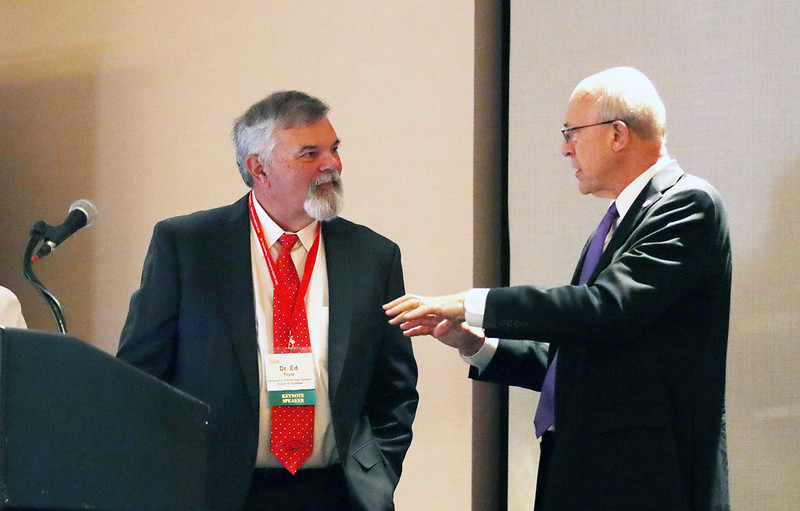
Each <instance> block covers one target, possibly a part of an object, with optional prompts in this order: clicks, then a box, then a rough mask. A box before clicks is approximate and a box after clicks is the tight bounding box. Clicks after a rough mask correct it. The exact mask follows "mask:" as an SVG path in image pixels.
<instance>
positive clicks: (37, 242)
mask: <svg viewBox="0 0 800 511" xmlns="http://www.w3.org/2000/svg"><path fill="white" fill-rule="evenodd" d="M47 228H48V227H47V224H46V223H44V222H43V221H41V220H40V221H38V222H36V223H35V224H34V226H33V228H32V229H31V231H30V239H29V240H28V246H27V247H26V248H25V255H24V256H23V257H22V274H23V275H24V276H25V278H26V279H28V280H29V281H30V283H31V284H33V287H35V288H36V290H37V291H39V294H40V295H42V298H44V301H45V302H47V306H48V307H50V312H52V313H53V318H54V319H55V320H56V325H57V326H58V331H59V332H61V333H62V334H66V333H67V321H66V319H65V318H64V309H62V308H61V304H60V303H58V300H56V297H55V296H53V294H52V293H51V292H50V291H48V290H47V288H46V287H44V285H43V284H42V283H41V282H40V281H39V279H38V278H37V277H36V274H35V273H33V262H34V261H35V260H36V257H35V254H36V250H37V249H38V248H39V247H40V246H41V245H42V243H44V240H45V231H46V230H47Z"/></svg>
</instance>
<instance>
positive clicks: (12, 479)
mask: <svg viewBox="0 0 800 511" xmlns="http://www.w3.org/2000/svg"><path fill="white" fill-rule="evenodd" d="M208 416H209V409H208V405H206V404H205V403H203V402H202V401H199V400H197V399H195V398H193V397H191V396H189V395H187V394H185V393H183V392H181V391H179V390H177V389H175V388H173V387H170V386H169V385H167V384H166V383H164V382H161V381H160V380H158V379H156V378H154V377H152V376H150V375H148V374H146V373H144V372H142V371H139V370H138V369H135V368H133V367H132V366H130V365H128V364H126V363H124V362H122V361H120V360H117V359H116V358H114V357H113V356H111V355H109V354H108V353H105V352H104V351H102V350H100V349H98V348H96V347H94V346H91V345H90V344H87V343H85V342H83V341H81V340H79V339H77V338H75V337H71V336H69V335H64V334H56V333H47V332H39V331H34V330H20V329H13V328H6V329H2V328H0V509H13V510H29V509H30V510H34V509H36V510H39V509H41V510H44V509H47V510H62V511H64V510H79V509H80V510H104V511H126V510H131V511H134V510H135V511H148V510H153V511H155V510H158V511H169V510H187V511H188V510H192V511H196V510H204V509H206V440H207V428H208Z"/></svg>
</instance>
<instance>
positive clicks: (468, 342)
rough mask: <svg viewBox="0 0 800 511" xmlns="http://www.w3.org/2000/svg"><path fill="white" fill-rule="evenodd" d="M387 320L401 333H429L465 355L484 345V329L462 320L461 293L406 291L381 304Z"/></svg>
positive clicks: (410, 334)
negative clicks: (425, 294) (428, 294)
mask: <svg viewBox="0 0 800 511" xmlns="http://www.w3.org/2000/svg"><path fill="white" fill-rule="evenodd" d="M383 308H384V310H385V311H386V315H387V316H394V317H392V319H390V320H389V323H391V324H393V325H398V324H399V326H400V328H401V329H402V330H403V335H405V336H407V337H412V336H416V335H432V336H433V337H435V338H436V339H437V340H438V341H439V342H441V343H442V344H445V345H447V346H450V347H452V348H457V349H458V350H460V351H461V353H462V354H464V355H466V356H471V355H474V354H475V353H476V352H477V351H478V350H479V349H480V348H481V346H483V342H484V340H485V336H484V333H483V330H482V329H480V328H474V327H470V326H468V325H467V324H466V323H465V322H464V321H463V319H464V294H460V295H451V296H442V297H432V298H425V297H422V296H418V295H405V296H401V297H400V298H398V299H396V300H394V301H392V302H390V303H387V304H386V305H384V306H383Z"/></svg>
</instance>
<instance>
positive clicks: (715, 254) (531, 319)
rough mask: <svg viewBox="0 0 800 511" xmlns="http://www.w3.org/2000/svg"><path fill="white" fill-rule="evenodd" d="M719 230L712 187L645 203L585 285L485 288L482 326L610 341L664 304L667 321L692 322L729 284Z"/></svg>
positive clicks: (627, 335) (633, 332) (515, 333)
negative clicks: (647, 207)
mask: <svg viewBox="0 0 800 511" xmlns="http://www.w3.org/2000/svg"><path fill="white" fill-rule="evenodd" d="M727 236H728V235H727V227H726V224H725V215H724V209H723V208H722V204H721V201H720V200H719V198H718V196H717V195H716V193H714V192H713V191H709V190H703V189H697V188H691V189H683V190H677V191H675V193H672V194H670V195H669V196H665V197H663V198H662V199H661V200H660V201H659V202H657V203H656V204H655V205H653V206H652V207H651V209H650V211H649V212H648V216H647V218H646V219H645V220H643V221H642V222H641V224H640V225H639V226H638V227H637V228H636V229H635V230H634V231H633V232H632V234H631V236H630V237H629V239H628V240H627V241H626V242H625V243H624V244H623V246H622V247H621V248H620V249H619V250H617V251H616V253H615V254H614V257H613V258H612V260H611V262H610V264H609V265H608V266H607V267H605V268H604V269H603V270H602V271H601V272H600V273H599V274H598V276H597V278H596V280H595V281H594V282H593V283H590V284H589V285H588V286H587V285H580V286H561V287H555V288H550V289H542V288H538V287H535V286H517V287H511V288H503V289H493V290H491V291H490V293H489V295H488V298H487V306H486V315H485V317H484V328H485V329H486V332H487V335H490V336H494V337H506V338H511V339H547V340H549V341H555V342H560V343H563V342H578V343H606V344H609V345H611V344H615V343H619V342H625V341H626V340H629V339H634V338H636V337H637V336H638V335H639V334H641V333H642V330H643V329H644V328H646V326H647V325H648V322H649V320H650V319H651V318H658V317H662V316H663V315H664V314H665V313H666V311H668V310H669V311H670V316H671V318H672V319H673V321H675V322H681V321H694V319H695V317H696V315H697V311H698V310H702V308H703V304H704V303H713V301H714V300H716V299H717V297H719V296H721V295H723V294H724V293H725V289H723V288H724V287H725V286H728V285H729V276H730V251H729V248H728V245H727V244H728V238H727ZM682 302H683V303H684V304H692V305H693V307H692V308H691V309H690V308H689V307H688V305H682V304H681V303H682Z"/></svg>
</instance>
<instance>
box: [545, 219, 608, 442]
mask: <svg viewBox="0 0 800 511" xmlns="http://www.w3.org/2000/svg"><path fill="white" fill-rule="evenodd" d="M618 217H619V212H618V211H617V205H616V203H613V204H611V207H609V208H608V211H606V214H605V216H604V217H603V219H602V220H601V221H600V225H598V226H597V229H595V231H594V234H592V239H591V241H590V242H589V248H587V249H586V256H584V258H583V267H582V268H581V276H580V278H579V279H578V284H586V282H587V281H588V280H589V277H591V275H592V273H593V272H594V270H595V268H596V267H597V263H599V262H600V256H602V255H603V248H604V245H605V242H606V238H607V237H608V233H609V231H611V226H612V225H614V221H615V220H616V219H617V218H618ZM556 362H558V352H556V354H555V356H554V357H553V361H552V362H550V366H549V367H548V368H547V374H545V376H544V382H543V383H542V393H541V395H540V396H539V405H538V406H537V407H536V415H535V416H534V417H533V425H534V429H535V430H536V436H537V437H540V436H542V435H543V434H544V432H545V431H547V430H548V429H549V428H550V426H552V425H553V421H554V420H555V415H556V412H555V402H554V393H553V392H554V389H555V386H556Z"/></svg>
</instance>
